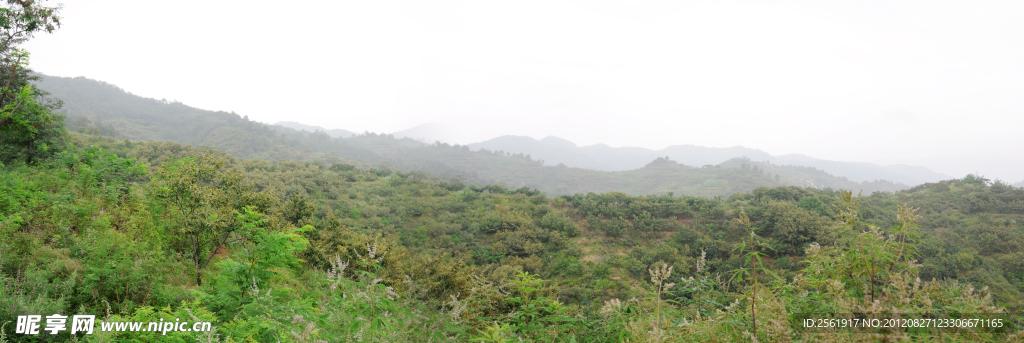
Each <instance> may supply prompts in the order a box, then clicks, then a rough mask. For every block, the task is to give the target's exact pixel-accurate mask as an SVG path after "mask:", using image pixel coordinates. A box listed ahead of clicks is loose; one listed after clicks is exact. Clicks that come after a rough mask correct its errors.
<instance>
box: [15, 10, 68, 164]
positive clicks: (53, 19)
mask: <svg viewBox="0 0 1024 343" xmlns="http://www.w3.org/2000/svg"><path fill="white" fill-rule="evenodd" d="M60 8H61V6H60V5H57V6H55V7H46V6H43V5H42V4H41V2H39V1H35V0H7V1H6V3H5V4H2V5H0V162H4V163H10V162H13V161H21V162H27V163H32V162H34V161H37V160H40V159H43V158H46V157H47V156H49V155H52V154H53V153H54V152H57V151H59V150H61V149H62V148H63V145H64V144H65V142H64V137H65V130H64V122H63V116H61V115H59V114H55V113H53V111H54V110H56V109H57V108H60V105H61V104H60V102H59V101H57V102H55V101H47V100H44V99H43V97H44V96H45V95H46V93H45V92H43V91H41V90H39V89H36V88H35V87H34V86H32V85H31V84H30V83H29V81H31V80H36V79H38V76H34V75H32V70H31V69H29V68H28V58H29V54H28V52H27V51H25V50H22V49H19V48H18V47H17V46H18V45H19V44H21V43H24V42H26V41H28V40H29V39H30V38H32V37H33V36H34V35H35V33H37V32H40V31H42V32H47V33H51V32H53V31H54V30H56V29H57V28H59V27H60V17H59V16H57V14H58V12H59V11H60Z"/></svg>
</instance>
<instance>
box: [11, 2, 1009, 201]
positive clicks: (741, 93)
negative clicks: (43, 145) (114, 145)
mask: <svg viewBox="0 0 1024 343" xmlns="http://www.w3.org/2000/svg"><path fill="white" fill-rule="evenodd" d="M49 3H50V4H54V3H58V2H56V1H52V0H51V1H50V2H49ZM62 3H63V4H64V6H65V8H64V10H63V12H62V13H63V15H64V17H65V20H64V26H63V27H62V28H61V29H60V30H59V31H57V32H56V33H55V34H52V35H45V34H44V35H39V36H37V38H36V39H35V40H33V41H32V42H30V43H29V44H28V45H27V48H28V49H29V51H31V52H32V53H33V56H32V65H33V67H34V68H35V69H36V70H37V71H40V72H43V73H46V74H51V75H58V76H85V77H88V78H92V79H98V80H102V81H106V82H109V83H112V84H115V85H118V86H120V87H121V88H124V89H125V90H128V91H130V92H132V93H135V94H139V95H142V96H146V97H153V98H157V99H159V98H166V99H168V100H179V101H181V102H184V103H186V104H189V105H192V106H196V107H199V108H205V109H211V110H225V111H235V112H237V113H239V114H243V115H248V116H249V117H250V118H252V119H255V120H259V121H263V122H269V123H273V122H277V121H282V120H294V121H298V122H302V123H306V124H314V125H320V126H324V127H327V128H343V129H347V130H351V131H357V132H363V131H372V132H394V131H398V130H403V129H407V128H410V127H413V126H416V125H418V124H422V123H428V122H430V123H440V124H444V125H447V126H448V127H450V128H453V131H454V132H456V133H457V134H456V135H454V136H453V137H451V139H450V141H451V142H455V143H470V142H475V141H481V140H485V139H489V138H492V137H494V136H497V135H502V134H515V135H528V136H533V137H536V138H541V137H544V136H547V135H555V136H559V137H562V138H566V139H569V140H571V141H574V142H576V143H577V144H580V145H589V144H595V143H606V144H609V145H612V146H641V147H647V148H654V149H660V148H664V147H666V146H668V145H674V144H696V145H703V146H713V147H726V146H734V145H743V146H747V147H752V148H758V149H762V150H765V151H767V152H769V153H772V154H776V155H781V154H789V153H801V154H806V155H810V156H814V157H818V158H826V159H834V160H847V161H865V162H874V163H880V164H891V163H910V164H921V165H926V166H929V167H932V168H933V169H936V170H937V171H940V172H945V173H949V174H954V175H956V176H962V175H963V173H966V172H972V171H978V172H981V173H982V174H985V175H987V176H989V177H993V178H995V177H998V178H1002V179H1004V180H1007V181H1011V182H1016V181H1020V180H1024V159H1021V157H1019V156H1021V152H1024V139H1021V137H1022V135H1021V132H1022V129H1024V20H1020V18H1022V17H1024V1H1001V2H998V1H983V2H980V1H962V2H951V1H935V0H929V1H901V2H897V1H820V0H819V1H638V0H630V1H600V0H579V1H557V0H545V1H528V0H527V1H523V0H520V1H482V0H474V1H448V0H441V1H382V0H374V1H322V2H316V1H305V2H299V3H294V5H293V4H290V3H282V2H258V1H216V0H204V1H192V0H178V1H162V2H157V1H137V0H136V1H113V0H109V1H108V0H100V1H73V0H67V1H62ZM44 88H45V86H44ZM1004 158H1009V159H1013V161H1012V162H993V161H996V160H1000V159H1004ZM968 159H973V160H976V161H974V162H972V164H970V165H968V164H967V163H968ZM957 174H959V175H957Z"/></svg>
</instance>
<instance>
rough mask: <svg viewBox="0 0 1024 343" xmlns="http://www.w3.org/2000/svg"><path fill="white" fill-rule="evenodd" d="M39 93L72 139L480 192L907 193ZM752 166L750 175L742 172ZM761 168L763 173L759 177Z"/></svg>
mask: <svg viewBox="0 0 1024 343" xmlns="http://www.w3.org/2000/svg"><path fill="white" fill-rule="evenodd" d="M36 85H38V87H40V88H42V89H46V90H47V91H49V92H50V93H52V96H53V97H55V98H58V99H61V100H62V101H63V102H64V107H63V109H62V111H64V113H65V114H66V115H67V117H68V128H69V130H72V131H78V132H83V133H91V134H100V135H106V136H110V137H116V138H118V139H123V138H126V137H127V138H129V139H131V140H134V141H145V140H158V141H164V140H166V141H173V142H178V143H183V144H190V145H196V146H209V147H214V148H217V149H221V150H223V151H225V152H227V153H228V154H229V155H232V156H235V157H239V158H258V159H263V160H270V161H279V160H296V161H318V162H321V163H324V164H328V165H329V164H335V163H346V164H353V165H361V166H363V167H367V168H369V167H378V166H381V165H382V164H383V165H384V166H385V167H386V168H390V169H395V170H401V171H406V172H408V171H423V172H427V173H431V174H434V175H439V176H442V177H445V178H451V179H454V180H457V181H458V182H465V183H468V184H473V185H477V186H483V185H486V184H504V185H505V186H506V187H510V188H521V187H530V188H537V189H540V190H542V191H544V192H546V193H548V194H550V195H562V194H575V193H587V192H610V191H619V192H624V193H626V194H630V195H643V194H654V193H658V194H667V193H669V192H672V193H675V194H687V195H701V196H715V195H721V196H728V195H731V194H733V193H736V192H749V191H751V190H753V189H754V188H757V187H760V186H778V185H796V186H805V187H815V188H832V189H857V190H864V191H865V192H869V193H871V192H875V191H888V192H893V191H897V190H900V189H906V188H907V186H906V185H903V184H898V183H891V182H885V181H873V182H851V181H848V180H846V179H844V178H838V177H835V176H832V175H829V174H828V173H826V172H823V171H821V170H816V169H814V168H806V167H795V166H779V165H773V164H769V163H764V162H757V163H754V162H749V161H739V162H737V161H727V162H725V163H722V164H720V165H718V166H710V167H706V166H705V167H692V166H685V165H681V164H679V163H676V162H674V161H669V160H667V159H666V158H665V157H658V158H654V157H650V160H648V162H649V163H648V164H647V166H646V167H643V168H640V169H638V170H631V171H621V172H598V171H594V170H587V169H582V168H567V167H561V166H543V165H542V162H541V161H537V160H536V159H534V158H532V157H530V156H529V155H525V154H511V153H508V152H504V151H491V150H479V151H470V149H469V147H467V146H457V145H456V146H450V145H447V144H433V145H427V144H423V143H420V142H418V141H415V140H412V139H394V138H393V137H392V136H390V135H377V134H372V133H367V134H364V135H359V136H355V137H351V138H340V137H331V136H330V135H328V134H327V133H324V132H305V131H300V130H294V129H290V128H286V127H282V126H276V125H275V126H268V125H265V124H262V123H258V122H254V121H251V120H249V119H248V118H246V117H241V116H239V115H237V114H233V113H225V112H212V111H205V110H200V109H196V108H192V107H189V106H186V105H184V104H181V103H168V102H166V101H163V100H156V99H147V98H142V97H139V96H135V95H132V94H130V93H127V92H125V91H124V90H122V89H119V88H117V87H115V86H113V85H110V84H107V83H103V82H100V81H94V80H89V79H86V78H82V77H78V78H62V77H51V76H43V77H42V80H41V81H40V82H37V83H36ZM744 165H746V166H747V167H748V168H743V166H744ZM755 167H756V168H755Z"/></svg>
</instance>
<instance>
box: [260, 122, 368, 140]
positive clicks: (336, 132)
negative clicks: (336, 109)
mask: <svg viewBox="0 0 1024 343" xmlns="http://www.w3.org/2000/svg"><path fill="white" fill-rule="evenodd" d="M274 125H277V126H283V127H287V128H289V129H295V130H299V131H307V132H317V131H323V132H324V133H326V134H327V135H328V136H331V137H334V138H339V137H340V138H349V137H352V136H355V135H356V133H355V132H352V131H349V130H342V129H332V130H328V129H325V128H323V127H320V126H313V125H306V124H302V123H298V122H294V121H279V122H276V123H274Z"/></svg>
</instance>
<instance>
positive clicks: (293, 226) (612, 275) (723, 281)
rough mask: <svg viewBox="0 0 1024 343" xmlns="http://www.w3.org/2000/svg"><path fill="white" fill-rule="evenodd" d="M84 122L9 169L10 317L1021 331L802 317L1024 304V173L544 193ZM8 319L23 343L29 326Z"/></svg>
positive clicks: (242, 335)
mask: <svg viewBox="0 0 1024 343" xmlns="http://www.w3.org/2000/svg"><path fill="white" fill-rule="evenodd" d="M69 139H70V142H72V143H73V145H72V146H71V147H70V148H68V150H66V151H63V152H60V153H58V154H56V155H55V156H54V157H53V158H50V159H48V160H46V161H45V162H38V163H34V164H30V165H29V164H24V163H19V162H16V161H13V162H10V163H8V164H6V165H4V167H3V168H4V169H3V173H2V174H0V175H2V180H0V189H2V192H0V284H2V286H0V288H2V289H5V290H6V291H5V292H6V295H7V296H6V297H3V298H0V323H4V322H13V320H14V316H15V315H19V314H23V313H91V314H96V315H97V316H98V317H99V318H101V319H102V320H105V321H122V320H137V321H155V320H159V319H160V318H164V319H170V320H173V318H186V319H188V320H191V321H196V320H206V321H211V322H213V323H215V324H214V325H215V327H216V332H215V334H216V335H217V336H216V337H213V335H210V334H207V335H204V336H203V337H200V338H201V339H202V340H203V341H222V342H228V341H230V342H242V341H258V342H277V341H281V342H314V341H325V342H339V341H358V340H364V341H366V340H370V341H394V342H398V341H435V342H436V341H453V342H464V341H470V340H476V341H486V342H502V341H508V340H513V341H515V340H518V339H524V340H527V341H551V340H554V341H578V342H625V341H630V342H635V341H656V342H679V341H708V340H711V341H741V340H746V341H749V340H751V339H752V338H753V337H754V336H756V337H757V339H758V340H759V341H788V340H795V341H822V340H824V341H837V342H839V341H843V342H845V341H851V340H869V341H874V340H882V339H898V338H900V337H902V338H909V339H912V340H922V341H929V340H932V339H934V338H936V337H937V335H942V336H943V337H953V339H958V340H1003V339H1006V338H1007V337H1008V336H1007V335H1009V334H1014V333H1017V335H1019V333H1018V332H1020V330H1021V327H1019V326H1015V325H1016V324H1015V322H1011V321H1008V322H1007V323H1008V325H1007V326H1005V327H1004V328H1002V329H985V330H978V329H975V330H951V329H934V328H933V329H930V330H920V331H913V330H881V331H877V332H876V331H872V332H875V333H874V334H865V333H854V332H849V331H844V330H836V329H828V330H824V329H821V330H817V331H815V330H807V329H803V328H801V327H800V325H799V323H800V320H801V319H802V318H805V317H806V314H807V313H858V314H860V315H867V316H875V317H893V316H910V317H913V316H914V315H915V314H916V315H918V316H921V315H923V314H925V313H927V314H929V315H939V316H942V317H957V318H961V317H962V318H974V317H978V316H982V315H988V316H1001V318H1003V319H1007V320H1011V319H1013V317H1012V316H1009V315H1002V314H999V313H1003V312H1006V313H1011V312H1013V311H1019V310H1020V309H1021V308H1022V307H1024V303H1022V302H1021V292H1022V290H1024V283H1022V279H1024V264H1021V261H1024V255H1022V254H1024V253H1022V251H1024V250H1022V248H1024V190H1022V189H1020V188H1016V187H1011V186H1008V185H1005V184H1002V183H991V182H988V180H985V179H984V178H980V177H976V176H973V175H972V176H968V177H967V178H964V179H960V180H950V181H943V182H940V183H934V184H927V185H923V186H919V187H915V188H913V189H910V190H907V191H902V192H898V193H896V194H887V193H874V194H871V195H870V196H864V197H858V196H856V195H854V194H851V193H849V192H844V191H832V190H819V189H813V188H799V187H774V188H767V187H762V188H757V189H755V190H754V191H753V192H750V193H742V194H735V195H733V196H731V197H728V198H724V197H718V198H713V199H711V198H703V197H693V196H670V195H657V196H637V197H634V196H628V195H626V194H623V193H618V192H609V193H604V194H594V193H590V194H576V195H566V196H560V197H549V196H546V195H545V194H543V193H540V192H537V191H534V190H532V189H525V188H524V189H508V188H505V187H501V186H496V185H490V186H486V187H476V186H466V185H464V184H459V183H453V182H451V180H446V179H442V178H438V177H436V176H432V175H430V174H426V173H422V172H396V171H392V170H386V169H380V168H376V169H363V168H358V167H356V166H353V165H346V164H334V165H330V166H328V165H325V164H321V163H317V162H293V161H277V162H271V161H265V160H253V159H239V158H235V157H232V156H230V155H227V154H225V153H224V152H222V151H219V150H211V149H202V148H195V147H192V146H187V145H181V144H177V143H160V142H128V141H125V140H115V139H111V138H103V137H99V136H95V135H85V134H72V135H71V136H70V138H69ZM735 169H736V170H744V169H743V168H742V167H740V168H735ZM904 205H909V207H904ZM1010 324H1012V325H1010ZM3 330H4V332H5V335H6V338H5V339H6V340H8V341H15V342H17V341H23V340H26V339H29V338H28V337H34V336H24V335H15V334H13V331H12V330H13V328H12V326H6V327H4V328H3ZM197 335H200V334H198V333H192V332H171V333H168V334H167V335H166V336H162V335H160V334H159V333H95V334H94V335H91V336H88V335H87V336H82V339H84V340H85V341H128V340H141V341H192V340H194V339H195V338H193V337H194V336H197ZM39 337H42V336H39ZM50 337H55V338H56V339H57V340H65V339H68V338H69V337H68V336H67V333H66V332H65V333H62V334H60V335H57V336H50ZM1014 337H1018V338H1019V336H1014ZM29 340H30V339H29Z"/></svg>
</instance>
